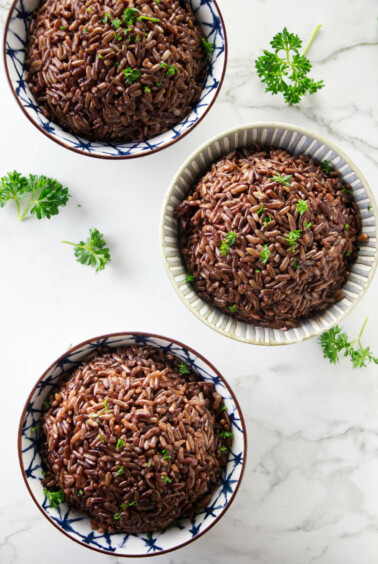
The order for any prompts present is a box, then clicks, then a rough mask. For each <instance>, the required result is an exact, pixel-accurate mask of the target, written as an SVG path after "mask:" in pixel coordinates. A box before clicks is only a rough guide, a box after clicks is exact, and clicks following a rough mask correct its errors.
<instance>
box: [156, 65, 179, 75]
mask: <svg viewBox="0 0 378 564" xmlns="http://www.w3.org/2000/svg"><path fill="white" fill-rule="evenodd" d="M160 66H161V68H162V69H166V72H165V74H166V75H167V76H173V75H175V74H176V71H178V70H179V69H178V68H177V67H176V66H175V65H168V63H160Z"/></svg>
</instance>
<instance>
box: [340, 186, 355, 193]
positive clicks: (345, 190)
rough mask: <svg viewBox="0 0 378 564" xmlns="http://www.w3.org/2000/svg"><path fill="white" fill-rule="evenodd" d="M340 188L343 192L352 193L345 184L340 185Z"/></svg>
mask: <svg viewBox="0 0 378 564" xmlns="http://www.w3.org/2000/svg"><path fill="white" fill-rule="evenodd" d="M341 190H342V191H343V192H344V194H353V190H351V189H350V188H347V187H346V186H341Z"/></svg>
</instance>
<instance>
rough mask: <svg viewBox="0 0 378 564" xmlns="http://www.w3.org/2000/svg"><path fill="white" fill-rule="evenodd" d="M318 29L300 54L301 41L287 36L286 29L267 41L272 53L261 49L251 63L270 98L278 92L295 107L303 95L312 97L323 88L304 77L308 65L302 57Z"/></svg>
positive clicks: (289, 34)
mask: <svg viewBox="0 0 378 564" xmlns="http://www.w3.org/2000/svg"><path fill="white" fill-rule="evenodd" d="M320 27H321V26H320V25H318V26H317V27H316V28H315V30H314V32H313V34H312V36H311V39H310V41H309V43H308V45H307V46H306V48H305V49H304V51H303V53H300V52H299V50H300V49H301V47H302V40H301V39H300V38H299V36H298V35H295V34H294V33H289V31H288V30H287V28H286V27H285V28H284V29H283V30H282V32H279V33H277V34H276V35H275V36H274V37H273V40H272V41H271V42H270V45H271V46H272V48H273V51H267V50H264V54H263V55H261V56H260V57H258V58H257V59H256V61H255V67H256V70H257V74H258V76H259V77H260V79H261V82H263V83H265V85H266V87H265V92H271V93H272V94H273V95H275V94H278V93H279V92H281V93H282V94H283V97H284V100H285V102H286V103H287V104H289V105H293V104H298V102H299V101H300V99H301V98H302V96H304V95H305V94H314V93H315V92H317V91H318V90H320V89H321V88H323V87H324V82H323V81H322V80H320V81H318V82H315V80H314V79H313V78H309V77H308V76H307V75H308V73H309V72H310V70H311V68H312V65H311V63H310V61H309V60H308V59H307V58H306V56H305V55H306V53H307V51H308V49H309V48H310V46H311V43H312V42H313V40H314V38H315V36H316V34H317V33H318V31H319V29H320Z"/></svg>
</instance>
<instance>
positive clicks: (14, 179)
mask: <svg viewBox="0 0 378 564" xmlns="http://www.w3.org/2000/svg"><path fill="white" fill-rule="evenodd" d="M69 197H70V195H69V193H68V188H63V186H62V185H61V184H60V183H59V182H58V181H57V180H55V179H54V178H48V177H47V176H43V175H41V176H37V175H35V174H29V178H26V176H22V174H20V173H19V172H17V171H15V170H14V171H13V172H8V173H7V175H6V176H3V177H2V178H1V180H0V207H1V208H3V207H4V206H5V204H6V203H7V202H9V201H11V200H14V202H16V206H17V217H18V219H19V220H20V221H22V220H23V219H24V218H25V216H26V215H27V214H28V213H30V214H33V215H35V216H36V217H37V219H42V218H44V217H47V219H50V217H51V216H52V215H57V214H58V213H59V208H60V207H62V206H65V205H66V204H67V202H68V198H69ZM23 200H25V203H26V206H25V207H24V208H23V209H21V208H22V206H21V202H22V201H23Z"/></svg>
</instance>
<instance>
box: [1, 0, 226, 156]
mask: <svg viewBox="0 0 378 564" xmlns="http://www.w3.org/2000/svg"><path fill="white" fill-rule="evenodd" d="M3 48H4V63H5V70H6V74H7V78H8V82H9V85H10V87H11V90H12V92H13V95H14V96H15V98H16V101H17V103H18V104H19V106H20V108H21V110H22V111H23V113H24V114H25V116H26V117H27V118H28V119H29V120H30V121H31V122H32V123H33V125H35V127H37V129H38V130H39V131H40V132H42V133H43V134H44V135H46V136H47V137H48V138H49V139H51V140H53V141H55V142H56V143H58V144H59V145H61V146H63V147H65V148H67V149H70V150H72V151H75V152H77V153H79V154H82V155H88V156H92V157H98V158H104V159H125V158H133V157H141V156H144V155H149V154H151V153H154V152H156V151H160V150H161V149H164V148H165V147H168V146H170V145H172V144H173V143H175V142H176V141H178V140H179V139H181V138H182V137H184V136H185V135H187V134H188V133H189V132H190V131H191V130H192V129H193V128H194V127H195V126H196V125H197V124H198V123H199V122H200V121H201V120H202V119H203V118H204V116H205V115H206V114H207V112H208V111H209V110H210V108H211V106H212V105H213V103H214V102H215V99H216V98H217V96H218V94H219V91H220V88H221V85H222V82H223V77H224V74H225V70H226V62H227V38H226V31H225V27H224V23H223V19H222V15H221V12H220V10H219V8H218V5H217V3H216V1H215V0H207V1H206V2H202V1H200V0H190V1H188V2H181V1H180V0H173V1H172V0H159V2H157V1H155V0H125V1H124V2H117V1H116V0H109V1H106V2H105V0H87V1H82V0H77V2H74V3H71V2H67V0H59V1H58V2H56V1H55V0H45V1H44V2H39V0H14V2H13V4H12V6H11V8H10V11H9V16H8V19H7V22H6V26H5V34H4V46H3Z"/></svg>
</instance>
